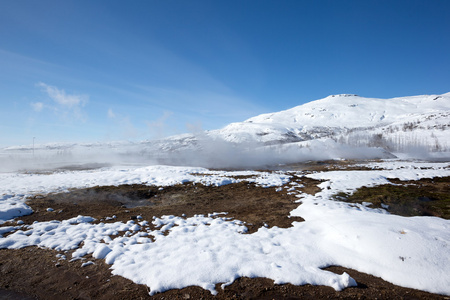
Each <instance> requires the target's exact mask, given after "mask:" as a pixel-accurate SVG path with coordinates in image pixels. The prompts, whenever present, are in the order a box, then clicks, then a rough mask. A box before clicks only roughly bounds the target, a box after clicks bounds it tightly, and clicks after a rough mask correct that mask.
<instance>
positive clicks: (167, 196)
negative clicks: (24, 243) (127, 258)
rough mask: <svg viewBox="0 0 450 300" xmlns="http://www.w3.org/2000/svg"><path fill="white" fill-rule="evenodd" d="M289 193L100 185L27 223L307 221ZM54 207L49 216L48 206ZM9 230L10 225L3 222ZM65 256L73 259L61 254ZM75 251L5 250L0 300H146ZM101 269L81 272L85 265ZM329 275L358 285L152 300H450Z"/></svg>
mask: <svg viewBox="0 0 450 300" xmlns="http://www.w3.org/2000/svg"><path fill="white" fill-rule="evenodd" d="M294 180H295V181H297V182H298V183H300V184H303V185H304V186H305V187H304V188H302V190H303V191H304V192H309V193H315V192H317V191H318V188H317V184H318V183H320V181H315V180H311V179H307V178H304V177H301V178H300V177H294ZM286 191H287V189H286V188H285V189H283V191H282V192H276V191H275V189H274V188H262V187H257V186H255V185H253V184H248V183H238V184H231V185H227V186H221V187H207V186H203V185H198V184H197V185H194V184H191V183H189V184H183V185H177V186H172V187H165V188H163V189H160V188H158V187H149V186H144V185H122V186H118V187H113V186H110V187H95V188H90V189H80V190H74V191H71V192H70V193H60V194H51V195H47V196H35V197H34V198H33V199H30V201H29V205H30V206H31V207H32V208H33V210H34V211H35V212H34V213H33V214H31V215H29V216H24V217H21V218H20V219H21V220H23V221H24V222H25V224H31V223H32V222H34V221H49V220H55V219H56V220H64V219H68V218H71V217H75V216H77V215H89V216H92V217H95V218H97V219H98V221H100V220H101V219H104V218H106V217H111V216H112V215H116V216H117V218H116V219H115V220H114V221H117V220H120V221H127V220H130V219H134V218H136V216H137V215H140V216H142V217H143V219H145V220H151V219H152V217H153V216H162V215H177V216H181V215H183V214H185V215H186V217H189V216H192V215H194V214H208V213H212V212H228V215H227V217H233V218H235V219H238V220H241V221H244V222H246V226H247V227H248V228H249V232H254V231H256V230H257V229H258V228H260V227H261V226H264V224H268V226H278V227H289V226H291V225H292V222H293V221H302V219H301V218H288V217H287V216H288V215H289V212H290V211H291V210H292V209H294V208H295V207H297V206H298V205H299V204H298V203H295V202H294V201H296V199H297V198H296V197H295V196H293V195H289V194H288V193H287V192H286ZM49 207H51V208H53V209H54V211H52V212H49V211H47V208H49ZM4 225H9V224H4ZM57 254H64V255H65V256H66V257H67V259H59V258H58V257H57V256H56V255H57ZM70 258H71V253H70V252H67V253H62V252H58V251H53V250H48V249H40V248H38V247H27V248H24V249H19V250H6V249H2V250H0V299H147V298H150V297H149V295H148V289H147V287H145V286H143V285H138V284H135V283H133V282H131V281H129V280H127V279H125V278H123V277H120V276H112V275H111V271H110V270H109V266H108V265H107V264H105V263H104V261H103V260H97V259H93V258H92V257H89V256H87V257H85V259H84V260H78V261H73V262H70V261H69V260H70ZM87 261H92V262H94V264H92V265H88V266H85V267H81V264H82V263H83V262H87ZM327 270H329V271H332V272H336V273H339V274H341V273H342V272H344V271H345V272H347V273H349V274H350V276H352V277H353V278H354V279H355V280H356V281H357V282H358V286H357V287H353V288H348V289H345V290H344V291H341V292H336V291H334V290H333V289H332V288H330V287H323V286H311V285H305V286H293V285H291V284H285V285H275V284H273V281H272V280H270V279H266V278H253V279H250V278H245V277H244V278H240V279H238V280H236V281H235V282H234V283H233V284H231V285H229V286H227V287H226V288H225V289H224V290H222V289H221V288H220V284H218V285H217V286H216V288H217V291H218V294H217V296H215V297H213V296H212V295H211V294H210V293H209V291H206V290H203V289H201V288H199V287H187V288H184V289H181V290H171V291H167V292H165V293H160V294H156V295H154V296H153V297H151V298H153V299H324V298H341V299H342V298H353V299H364V298H368V299H375V298H377V299H391V298H397V299H449V298H448V297H447V298H446V297H444V296H441V295H435V294H430V293H425V292H422V291H418V290H413V289H407V288H402V287H398V286H395V285H392V284H390V283H388V282H386V281H383V280H382V279H380V278H377V277H373V276H370V275H367V274H363V273H360V272H357V271H354V270H350V269H345V268H341V267H330V268H327Z"/></svg>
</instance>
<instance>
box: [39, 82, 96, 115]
mask: <svg viewBox="0 0 450 300" xmlns="http://www.w3.org/2000/svg"><path fill="white" fill-rule="evenodd" d="M37 86H38V87H40V88H42V91H43V92H44V93H46V94H47V96H48V97H49V98H50V99H51V100H53V103H52V104H50V105H48V107H49V108H50V109H52V110H54V111H55V113H56V114H58V115H60V116H61V117H64V118H66V117H68V116H71V117H73V118H75V119H77V120H81V121H84V120H85V119H86V116H85V114H84V112H83V110H82V108H83V107H84V106H85V105H86V104H87V103H88V102H89V96H87V95H79V94H67V93H66V92H65V91H64V90H63V89H59V88H57V87H55V86H51V85H48V84H45V83H43V82H39V83H38V84H37ZM31 105H32V107H33V109H34V110H35V111H38V112H39V111H42V109H43V108H44V104H43V103H42V102H36V103H32V104H31Z"/></svg>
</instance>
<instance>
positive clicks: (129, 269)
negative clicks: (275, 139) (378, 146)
mask: <svg viewBox="0 0 450 300" xmlns="http://www.w3.org/2000/svg"><path fill="white" fill-rule="evenodd" d="M409 166H410V167H409V168H405V167H400V164H399V166H398V167H395V168H391V169H389V170H386V169H377V170H372V171H333V172H321V173H314V174H310V175H307V176H308V177H311V178H315V179H321V180H324V181H323V183H322V184H321V185H320V188H321V189H322V191H321V192H319V193H317V194H316V195H315V196H312V195H307V194H301V193H300V192H298V191H297V194H298V197H299V201H301V202H302V204H301V205H299V207H298V208H297V209H295V210H294V211H292V213H291V215H292V216H301V217H303V218H304V219H305V222H294V223H293V227H291V228H286V229H282V228H278V227H272V228H265V227H262V228H260V229H259V230H258V231H257V232H255V233H253V234H244V233H245V232H246V227H245V224H244V223H242V222H240V221H238V220H232V219H230V218H226V215H222V214H220V213H215V214H211V215H208V216H203V215H197V216H194V217H191V218H184V217H179V216H162V217H161V218H153V220H141V221H140V222H134V221H129V222H127V223H123V222H114V223H99V224H92V223H91V222H92V221H93V219H92V218H90V217H85V216H78V217H76V218H72V219H70V220H65V221H62V222H60V221H51V222H40V223H35V224H32V225H28V226H26V225H22V226H8V227H2V231H0V234H2V233H3V234H5V233H9V235H8V236H6V237H3V238H0V248H9V249H17V248H22V247H25V246H30V245H37V246H40V247H47V248H51V249H56V250H61V251H65V250H70V249H72V250H75V252H74V253H73V259H80V258H83V257H84V256H85V255H86V254H92V255H93V257H95V258H98V259H105V261H106V263H108V264H110V265H111V269H112V272H113V274H116V275H121V276H123V277H126V278H128V279H131V280H132V281H134V282H136V283H140V284H146V285H147V286H148V287H149V288H150V294H152V295H153V294H155V293H157V292H163V291H166V290H169V289H173V288H183V287H186V286H191V285H197V286H200V287H203V288H205V289H207V290H209V291H211V292H212V293H213V294H214V293H216V290H215V285H216V284H217V283H223V285H222V287H224V286H226V285H227V284H230V283H232V282H233V281H234V280H235V279H236V278H239V277H242V276H248V277H267V278H271V279H273V280H274V281H275V283H279V284H281V283H292V284H296V285H302V284H313V285H326V286H331V287H333V288H334V289H336V290H341V289H343V288H346V287H348V286H353V285H355V284H356V283H355V281H354V280H353V279H352V278H351V277H350V276H349V275H348V274H346V273H344V274H342V275H338V274H334V273H331V272H328V271H324V270H322V269H321V268H324V267H327V266H330V265H340V266H345V267H350V268H353V269H356V270H359V271H362V272H366V273H369V274H373V275H376V276H380V277H382V278H384V279H385V280H388V281H390V282H393V283H395V284H398V285H401V286H406V287H411V288H416V289H421V290H425V291H429V292H433V293H441V294H445V295H450V287H449V285H448V282H450V275H449V274H450V269H449V266H450V221H448V220H443V219H440V218H435V217H414V218H406V217H399V216H394V215H390V214H388V213H387V212H386V211H384V210H381V209H371V208H369V207H366V206H364V205H358V204H356V205H355V204H347V203H343V202H337V201H332V200H331V199H330V197H331V196H332V195H333V194H335V193H337V192H340V191H344V192H352V191H354V190H355V189H357V188H359V187H361V186H372V185H378V184H384V183H388V180H387V178H400V179H402V180H415V179H419V178H424V177H428V178H429V177H435V176H450V170H449V169H448V168H447V166H444V165H438V164H436V165H434V166H433V165H430V166H428V167H427V168H420V167H421V166H420V164H417V163H409ZM158 170H159V171H160V172H161V173H160V174H159V175H158V176H159V178H156V177H158V176H154V177H155V179H153V181H149V180H148V178H149V176H144V177H139V176H138V178H140V179H139V180H143V181H144V182H155V183H158V184H161V183H162V184H164V183H167V184H172V183H171V182H172V181H169V179H170V176H169V175H168V174H166V173H165V172H166V171H167V172H169V173H171V176H172V175H173V176H175V174H177V173H178V172H181V173H183V172H184V173H183V174H184V175H183V176H181V175H180V176H179V177H178V180H183V178H186V177H188V178H189V179H192V178H190V177H189V176H193V178H197V179H195V180H196V181H197V182H202V180H205V182H209V183H211V184H215V183H223V180H224V178H231V176H232V175H233V174H234V175H236V174H241V175H249V176H253V178H252V179H253V180H255V181H256V182H258V181H260V182H262V183H263V184H265V183H269V184H268V185H272V186H277V185H279V186H281V185H284V184H286V183H287V182H288V180H289V174H282V173H255V172H249V173H247V172H231V173H230V172H218V171H208V170H205V169H195V171H193V169H189V168H183V169H180V168H166V167H160V168H159V169H158V168H157V169H155V170H154V171H155V172H154V173H153V174H156V173H157V171H158ZM162 170H165V171H162ZM183 170H184V171H183ZM117 171H120V170H115V171H114V172H117ZM104 172H113V170H109V171H108V170H105V171H104ZM136 172H137V171H136V170H134V171H133V170H128V171H127V172H125V171H124V172H122V173H123V174H122V177H120V178H122V180H125V178H128V179H129V180H131V179H132V180H131V182H136V181H138V179H136V178H135V176H137V175H136ZM142 172H144V171H143V170H140V171H139V172H138V173H139V174H141V175H142ZM194 172H195V174H196V175H193V173H194ZM144 173H145V172H144ZM76 174H77V175H78V176H75V175H76ZM76 174H72V173H67V174H65V175H64V176H65V178H66V182H65V185H64V186H65V187H68V186H76V185H77V184H78V185H82V184H81V183H79V182H77V183H75V182H76V181H82V182H83V184H85V183H86V182H90V183H89V184H93V183H92V182H91V181H95V180H94V179H93V178H98V176H97V177H96V176H93V177H92V178H91V179H90V181H89V180H86V178H85V177H86V176H87V177H88V175H89V174H90V173H88V172H77V173H76ZM96 174H97V175H101V174H102V171H98V172H96ZM164 174H165V175H164ZM199 174H202V175H199ZM56 175H57V174H54V176H56ZM297 175H301V174H300V173H299V174H297ZM34 176H36V177H38V178H40V175H37V174H35V175H31V176H30V177H29V178H28V179H31V178H33V177H34ZM48 176H50V175H48ZM60 176H63V175H62V174H60ZM117 176H118V175H117ZM127 176H128V177H127ZM164 176H167V177H164ZM100 177H102V176H100ZM203 177H205V178H207V179H201V178H203ZM216 177H217V178H216ZM18 178H20V176H19V177H18ZM214 178H215V179H214ZM116 179H117V178H116ZM36 180H37V179H36ZM60 180H61V182H62V180H63V179H60ZM102 180H103V181H102ZM102 180H100V179H97V181H95V183H96V184H98V183H108V184H109V181H108V180H109V179H108V180H107V179H106V178H105V179H102ZM234 180H236V179H234ZM37 181H39V182H40V184H41V185H42V189H43V190H45V191H50V189H52V188H55V186H57V185H54V184H53V181H52V179H48V180H44V179H42V178H40V179H39V180H37ZM44 181H45V182H44ZM5 182H6V181H3V183H5ZM30 182H34V181H33V180H30ZM127 182H128V181H127ZM10 184H12V183H11V182H10ZM45 184H47V185H48V186H46V185H45ZM0 186H2V185H1V184H0ZM291 186H293V187H295V186H296V185H292V184H291ZM2 188H3V189H6V188H9V189H11V188H12V187H6V186H5V185H3V186H2ZM32 188H35V187H32ZM149 222H152V223H153V225H154V226H156V228H155V227H152V228H151V227H149ZM120 232H122V233H123V234H120V235H119V236H117V235H118V233H120ZM111 236H116V237H115V238H112V237H111ZM81 265H82V264H81V263H80V267H81Z"/></svg>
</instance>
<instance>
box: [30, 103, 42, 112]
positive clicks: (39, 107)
mask: <svg viewBox="0 0 450 300" xmlns="http://www.w3.org/2000/svg"><path fill="white" fill-rule="evenodd" d="M31 107H33V110H34V111H36V112H40V111H42V109H43V108H44V103H42V102H34V103H31Z"/></svg>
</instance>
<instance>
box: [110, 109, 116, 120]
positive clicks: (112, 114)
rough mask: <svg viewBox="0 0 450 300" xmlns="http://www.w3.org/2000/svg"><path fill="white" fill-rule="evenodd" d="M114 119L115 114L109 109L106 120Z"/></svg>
mask: <svg viewBox="0 0 450 300" xmlns="http://www.w3.org/2000/svg"><path fill="white" fill-rule="evenodd" d="M115 117H116V114H115V113H114V112H113V110H112V109H111V108H110V109H108V118H110V119H114V118H115Z"/></svg>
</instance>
